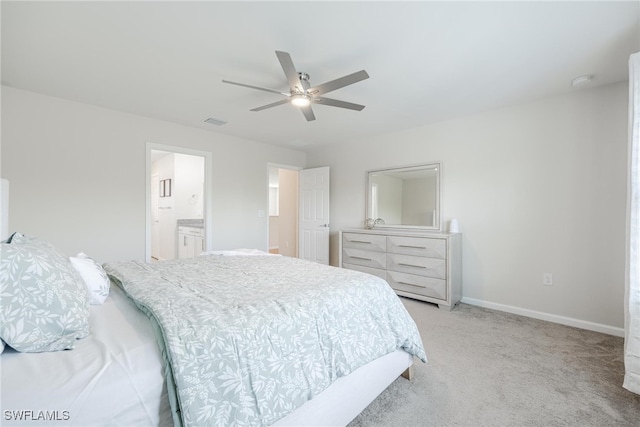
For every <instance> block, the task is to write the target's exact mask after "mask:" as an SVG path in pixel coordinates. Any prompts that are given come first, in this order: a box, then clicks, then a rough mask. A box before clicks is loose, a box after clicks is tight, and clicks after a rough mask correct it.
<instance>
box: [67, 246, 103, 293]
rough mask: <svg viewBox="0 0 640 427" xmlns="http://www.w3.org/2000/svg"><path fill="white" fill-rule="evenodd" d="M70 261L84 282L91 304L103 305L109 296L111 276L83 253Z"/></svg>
mask: <svg viewBox="0 0 640 427" xmlns="http://www.w3.org/2000/svg"><path fill="white" fill-rule="evenodd" d="M69 261H71V265H73V267H74V268H75V269H76V271H77V272H78V273H80V276H82V279H83V280H84V283H85V285H86V287H87V296H88V298H89V304H92V305H100V304H102V303H103V302H104V300H105V299H107V297H108V296H109V276H107V273H106V272H105V271H104V269H103V268H102V266H101V265H100V264H98V263H97V262H95V261H94V260H93V259H92V258H90V257H88V256H87V255H86V254H84V253H82V252H80V253H79V254H78V255H76V256H75V257H71V258H69Z"/></svg>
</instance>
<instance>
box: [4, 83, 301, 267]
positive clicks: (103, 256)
mask: <svg viewBox="0 0 640 427" xmlns="http://www.w3.org/2000/svg"><path fill="white" fill-rule="evenodd" d="M146 142H153V143H157V144H166V145H174V146H181V147H186V148H190V149H194V150H201V151H211V152H212V153H213V174H212V181H213V182H211V187H210V188H211V189H212V190H211V191H212V193H213V212H212V216H213V218H212V221H213V241H214V249H223V248H230V247H249V248H258V249H262V250H267V217H266V215H264V216H262V217H259V215H258V211H262V212H268V197H267V173H266V171H267V164H268V163H269V162H272V163H279V164H290V165H296V166H300V167H303V166H304V165H305V157H306V156H305V154H304V153H302V152H299V151H296V150H289V149H284V148H277V147H273V146H269V145H265V144H260V143H256V142H252V141H247V140H243V139H238V138H233V137H229V136H226V135H222V134H219V133H215V132H207V131H204V130H200V129H195V128H189V127H185V126H180V125H177V124H173V123H169V122H164V121H160V120H154V119H148V118H144V117H140V116H135V115H132V114H125V113H120V112H116V111H111V110H107V109H103V108H97V107H92V106H88V105H85V104H80V103H75V102H71V101H66V100H62V99H58V98H52V97H48V96H43V95H39V94H35V93H31V92H26V91H22V90H17V89H13V88H8V87H3V88H2V178H7V179H8V180H9V181H10V183H11V194H10V198H11V199H10V216H9V221H10V224H9V227H10V228H11V229H12V230H19V231H21V232H23V233H27V234H30V235H33V236H37V237H40V238H42V239H45V240H48V241H50V242H51V243H53V244H54V245H55V246H57V247H58V248H59V249H60V250H62V251H63V252H64V253H66V254H67V255H70V254H75V253H77V252H79V251H84V252H86V253H88V254H89V255H91V256H93V257H94V258H96V259H97V260H98V261H100V262H106V261H114V260H129V259H138V260H144V257H145V221H146V218H145V215H146V213H145V211H146V207H145V196H146V195H145V191H146V188H145V187H146V184H145V182H146V173H147V172H146V171H145V164H146V163H145V162H146Z"/></svg>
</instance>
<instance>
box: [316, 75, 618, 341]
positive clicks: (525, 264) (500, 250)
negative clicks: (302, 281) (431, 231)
mask: <svg viewBox="0 0 640 427" xmlns="http://www.w3.org/2000/svg"><path fill="white" fill-rule="evenodd" d="M627 91H628V86H627V84H626V83H621V84H616V85H611V86H607V87H601V88H595V89H591V90H585V91H580V92H576V93H574V94H571V95H567V96H562V97H557V98H552V99H545V100H540V101H538V102H535V103H530V104H527V105H522V106H518V107H514V108H507V109H502V110H497V111H491V112H487V113H484V114H477V115H473V116H469V117H463V118H459V119H456V120H451V121H447V122H442V123H436V124H432V125H429V126H424V127H420V128H417V129H411V130H405V131H402V132H395V133H392V134H386V135H378V136H375V137H371V138H367V139H366V140H361V141H342V142H337V143H336V144H335V145H333V146H331V147H327V148H325V149H317V150H315V151H314V152H311V153H309V155H308V157H307V160H308V165H309V167H314V166H330V167H331V173H332V177H331V184H332V186H331V232H332V241H331V262H332V264H333V265H336V264H337V260H338V242H337V232H338V230H340V229H344V228H350V227H359V228H360V227H362V226H363V220H364V218H365V185H366V171H367V170H372V169H383V168H389V167H394V166H405V165H413V164H416V163H428V162H434V161H440V162H442V170H443V177H442V179H443V181H442V189H443V204H442V208H443V211H442V217H443V220H445V222H446V221H447V220H449V219H451V218H458V219H459V221H460V227H461V231H462V233H463V296H464V297H465V298H466V299H468V300H470V301H475V302H488V303H490V304H494V305H499V306H501V305H504V306H506V307H512V308H513V307H515V308H518V309H521V310H523V311H526V310H533V311H536V312H540V313H548V314H551V315H553V316H556V318H557V319H558V318H561V317H567V318H570V319H578V320H580V321H583V322H593V323H595V324H597V325H605V326H610V327H613V328H614V329H615V328H622V327H623V297H624V265H625V262H624V254H625V247H624V242H625V238H624V233H625V204H626V167H627V161H626V159H627V114H628V113H627V108H628V104H627ZM365 113H366V110H365ZM363 152H366V153H368V155H367V156H363V155H362V153H363ZM543 273H552V274H553V286H544V285H543V284H542V274H543Z"/></svg>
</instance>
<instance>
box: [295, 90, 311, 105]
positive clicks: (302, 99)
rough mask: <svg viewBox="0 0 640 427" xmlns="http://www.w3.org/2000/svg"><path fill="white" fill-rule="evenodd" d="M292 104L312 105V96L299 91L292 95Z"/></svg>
mask: <svg viewBox="0 0 640 427" xmlns="http://www.w3.org/2000/svg"><path fill="white" fill-rule="evenodd" d="M291 104H293V105H295V106H296V107H308V106H309V105H311V97H310V96H309V95H305V94H303V93H299V94H296V95H292V96H291Z"/></svg>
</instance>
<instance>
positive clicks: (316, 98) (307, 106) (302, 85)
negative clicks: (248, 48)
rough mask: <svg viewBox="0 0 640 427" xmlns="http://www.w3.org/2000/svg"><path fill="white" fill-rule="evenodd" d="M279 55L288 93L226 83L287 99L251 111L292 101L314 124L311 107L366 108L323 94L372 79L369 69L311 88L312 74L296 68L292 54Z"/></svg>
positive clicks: (277, 52) (277, 53) (224, 81)
mask: <svg viewBox="0 0 640 427" xmlns="http://www.w3.org/2000/svg"><path fill="white" fill-rule="evenodd" d="M276 56H277V57H278V60H279V61H280V65H281V66H282V70H283V71H284V75H285V76H286V77H287V81H288V83H289V92H288V93H286V92H281V91H279V90H275V89H268V88H264V87H258V86H252V85H248V84H244V83H236V82H231V81H228V80H222V82H223V83H229V84H232V85H238V86H244V87H248V88H251V89H258V90H263V91H266V92H272V93H277V94H278V95H284V96H286V98H285V99H281V100H280V101H276V102H273V103H271V104H267V105H263V106H262V107H257V108H253V109H252V110H251V111H262V110H266V109H267V108H272V107H276V106H278V105H283V104H286V103H288V102H290V103H291V104H293V105H295V106H297V107H300V110H301V111H302V114H304V117H305V118H306V119H307V121H312V120H315V119H316V116H315V115H314V114H313V110H312V109H311V104H322V105H328V106H331V107H340V108H346V109H348V110H356V111H361V110H362V109H363V108H364V105H360V104H354V103H351V102H345V101H339V100H337V99H331V98H325V97H323V96H320V95H324V94H325V93H329V92H332V91H334V90H336V89H340V88H342V87H345V86H348V85H351V84H354V83H357V82H359V81H361V80H365V79H368V78H369V74H367V72H366V71H365V70H361V71H358V72H355V73H352V74H349V75H347V76H344V77H340V78H338V79H335V80H331V81H329V82H326V83H323V84H320V85H317V86H311V84H310V83H309V75H308V74H307V73H301V72H298V71H296V67H295V66H294V65H293V61H292V60H291V55H289V54H288V53H287V52H280V51H276Z"/></svg>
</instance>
